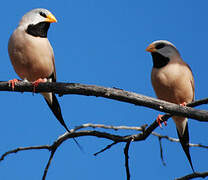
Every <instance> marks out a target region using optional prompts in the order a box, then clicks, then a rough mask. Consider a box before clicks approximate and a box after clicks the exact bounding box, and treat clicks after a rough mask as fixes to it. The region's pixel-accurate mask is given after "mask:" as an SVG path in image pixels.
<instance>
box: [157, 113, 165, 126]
mask: <svg viewBox="0 0 208 180" xmlns="http://www.w3.org/2000/svg"><path fill="white" fill-rule="evenodd" d="M162 117H163V115H160V114H159V115H158V116H157V119H156V121H157V123H158V124H159V126H160V128H162V124H161V122H162V123H164V125H165V126H167V122H166V121H163V120H162Z"/></svg>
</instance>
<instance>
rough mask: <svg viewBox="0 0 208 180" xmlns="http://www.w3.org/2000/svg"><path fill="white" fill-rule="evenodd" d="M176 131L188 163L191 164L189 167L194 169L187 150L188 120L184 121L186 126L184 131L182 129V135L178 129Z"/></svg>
mask: <svg viewBox="0 0 208 180" xmlns="http://www.w3.org/2000/svg"><path fill="white" fill-rule="evenodd" d="M177 133H178V137H179V140H180V143H181V146H182V148H183V150H184V152H185V154H186V157H187V158H188V161H189V163H190V166H191V169H192V170H193V172H195V171H194V168H193V164H192V161H191V156H190V152H189V131H188V122H187V123H186V127H185V131H184V134H183V136H180V134H179V132H178V130H177Z"/></svg>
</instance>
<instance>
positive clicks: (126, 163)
mask: <svg viewBox="0 0 208 180" xmlns="http://www.w3.org/2000/svg"><path fill="white" fill-rule="evenodd" d="M130 143H131V141H128V142H127V143H126V146H125V148H124V155H125V167H126V179H127V180H130V177H131V175H130V170H129V146H130Z"/></svg>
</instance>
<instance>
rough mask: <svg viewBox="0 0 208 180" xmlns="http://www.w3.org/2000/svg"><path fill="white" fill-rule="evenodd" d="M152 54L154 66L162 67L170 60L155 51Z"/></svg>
mask: <svg viewBox="0 0 208 180" xmlns="http://www.w3.org/2000/svg"><path fill="white" fill-rule="evenodd" d="M151 54H152V59H153V67H154V68H162V67H164V66H166V65H167V64H168V62H169V61H170V59H169V58H167V57H165V56H163V55H161V54H159V53H157V52H153V53H151Z"/></svg>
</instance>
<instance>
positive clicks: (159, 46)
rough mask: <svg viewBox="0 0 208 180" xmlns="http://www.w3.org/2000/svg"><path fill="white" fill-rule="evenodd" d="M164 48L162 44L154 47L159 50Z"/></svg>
mask: <svg viewBox="0 0 208 180" xmlns="http://www.w3.org/2000/svg"><path fill="white" fill-rule="evenodd" d="M164 46H165V44H164V43H159V44H157V45H156V46H155V48H156V49H161V48H163V47H164Z"/></svg>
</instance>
